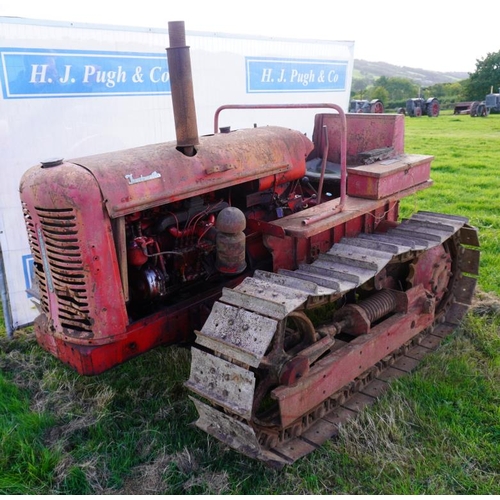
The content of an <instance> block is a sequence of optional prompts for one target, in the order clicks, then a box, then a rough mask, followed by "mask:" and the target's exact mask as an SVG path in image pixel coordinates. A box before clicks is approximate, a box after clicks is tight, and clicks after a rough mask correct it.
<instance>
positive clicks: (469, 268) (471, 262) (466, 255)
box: [460, 247, 480, 275]
mask: <svg viewBox="0 0 500 500" xmlns="http://www.w3.org/2000/svg"><path fill="white" fill-rule="evenodd" d="M460 251H461V255H460V270H461V271H462V272H463V273H469V274H475V275H477V274H479V257H480V251H479V250H476V249H475V248H465V247H462V248H461V249H460Z"/></svg>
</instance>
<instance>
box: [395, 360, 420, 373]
mask: <svg viewBox="0 0 500 500" xmlns="http://www.w3.org/2000/svg"><path fill="white" fill-rule="evenodd" d="M419 362H420V360H418V359H415V358H410V357H408V356H402V357H401V358H399V359H398V360H397V361H396V362H395V363H394V364H393V365H392V366H393V367H394V368H397V369H398V370H402V371H404V372H407V373H410V372H411V371H413V370H414V369H415V368H416V367H417V365H418V364H419Z"/></svg>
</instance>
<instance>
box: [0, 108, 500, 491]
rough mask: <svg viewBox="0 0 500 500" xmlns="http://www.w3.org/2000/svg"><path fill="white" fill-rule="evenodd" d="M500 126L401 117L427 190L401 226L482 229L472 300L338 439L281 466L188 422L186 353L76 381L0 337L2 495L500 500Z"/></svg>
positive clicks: (35, 350)
mask: <svg viewBox="0 0 500 500" xmlns="http://www.w3.org/2000/svg"><path fill="white" fill-rule="evenodd" d="M499 140H500V115H490V116H489V117H488V118H486V119H481V118H477V119H472V118H470V117H469V116H458V117H456V116H453V115H445V114H443V115H442V116H440V117H439V118H437V119H429V118H427V117H423V118H414V119H410V118H406V150H407V151H408V152H415V153H421V154H432V155H434V156H435V157H436V159H435V161H434V163H433V170H432V178H433V180H434V182H435V185H434V186H433V187H432V188H430V189H428V190H425V191H423V192H420V193H418V194H417V195H415V196H412V197H411V198H410V199H407V200H405V201H404V202H403V206H402V215H404V216H407V215H410V213H411V212H413V211H415V210H433V211H440V212H445V213H455V214H461V215H465V216H467V217H469V218H470V222H471V224H473V225H475V226H477V227H478V228H479V230H480V241H481V249H482V258H481V271H480V272H481V276H480V278H479V291H478V293H477V297H476V301H475V303H474V305H473V307H472V309H471V311H470V312H469V314H468V315H467V317H466V318H465V320H464V321H463V323H462V324H461V325H460V327H459V328H458V329H457V331H456V333H455V334H454V335H453V336H451V337H450V338H448V339H447V340H446V341H445V342H444V343H443V345H442V346H441V347H440V348H439V349H438V350H437V351H436V352H435V353H434V354H432V355H430V356H428V357H427V358H426V359H425V360H424V361H423V362H422V364H421V365H420V366H419V368H418V369H417V370H416V371H415V372H414V373H413V374H411V375H409V376H406V377H404V378H402V379H399V380H397V381H396V382H395V383H393V384H392V386H391V389H390V390H389V392H388V393H386V394H385V395H384V396H383V397H382V398H380V400H379V401H378V402H377V404H375V405H374V406H372V407H370V408H369V409H367V410H366V411H364V412H363V413H362V414H361V415H360V416H359V418H357V419H356V420H352V421H350V422H348V423H347V424H345V425H344V426H343V427H342V428H341V432H340V436H339V438H338V439H336V440H335V441H329V442H327V443H326V444H325V445H324V446H323V447H322V448H321V449H320V450H318V451H316V452H314V453H313V454H311V455H308V456H307V457H304V458H303V459H301V460H299V461H298V462H297V463H295V464H294V465H292V466H289V467H287V468H285V469H284V470H282V471H279V472H278V471H273V470H271V469H269V468H267V467H266V466H264V465H262V464H261V463H257V462H255V461H252V460H250V459H248V458H246V457H244V456H241V455H239V454H237V453H235V452H234V451H232V450H229V449H228V448H227V447H225V446H224V445H222V444H221V443H219V442H217V441H216V440H214V439H212V438H211V437H209V436H207V435H206V434H204V433H203V432H201V431H199V430H198V429H196V428H194V427H193V426H191V425H189V424H190V422H192V421H193V420H195V418H196V414H195V410H194V408H193V406H192V404H191V402H190V401H189V399H188V394H187V391H186V389H185V388H184V386H183V383H184V381H185V380H187V378H188V375H189V359H190V355H189V351H188V350H187V349H184V348H180V347H160V348H158V349H155V350H153V351H151V352H149V353H146V354H145V355H143V356H140V357H138V358H136V359H133V360H131V361H129V362H127V363H125V364H123V365H121V366H118V367H116V368H114V369H112V370H110V371H108V372H106V373H104V374H102V375H99V376H96V377H82V376H79V375H78V374H76V373H75V372H73V371H72V370H71V369H69V368H68V367H66V366H64V365H62V364H61V363H60V362H59V361H58V360H57V359H55V358H53V357H52V356H50V355H48V354H47V353H46V352H45V351H43V350H42V349H41V348H40V347H38V345H37V344H36V341H35V339H34V337H33V334H32V333H31V332H30V330H29V329H27V330H23V331H22V332H17V333H16V335H15V338H14V339H13V340H11V341H8V340H7V339H5V333H4V332H5V327H4V326H0V328H3V330H2V332H3V335H1V336H0V445H1V446H0V493H3V494H260V495H264V494H283V495H285V494H365V495H367V494H371V495H375V494H385V495H389V494H457V495H458V494H468V495H470V494H485V495H490V494H495V495H498V494H500V335H499V331H500V299H499V294H500V289H499V286H500V279H498V278H499V269H500V262H499V261H498V259H499V257H498V256H499V255H500V248H499V245H500V242H499V240H498V234H500V233H499V230H500V227H499V226H500V210H499V205H498V204H499V201H498V193H499V192H500V189H499V188H500V186H499V184H500V181H499V180H498V175H497V169H498V167H499V165H500V148H498V144H499Z"/></svg>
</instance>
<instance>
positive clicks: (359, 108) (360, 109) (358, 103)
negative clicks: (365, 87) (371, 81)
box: [349, 99, 384, 113]
mask: <svg viewBox="0 0 500 500" xmlns="http://www.w3.org/2000/svg"><path fill="white" fill-rule="evenodd" d="M383 112H384V103H383V102H382V101H381V100H380V99H372V100H371V101H368V100H366V99H365V100H363V99H354V100H352V101H351V103H350V105H349V113H383Z"/></svg>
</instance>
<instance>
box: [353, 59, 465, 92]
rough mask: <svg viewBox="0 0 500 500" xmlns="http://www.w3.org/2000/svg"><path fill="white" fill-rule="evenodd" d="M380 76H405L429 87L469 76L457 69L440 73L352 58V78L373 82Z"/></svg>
mask: <svg viewBox="0 0 500 500" xmlns="http://www.w3.org/2000/svg"><path fill="white" fill-rule="evenodd" d="M380 76H386V77H387V78H394V77H398V78H407V79H408V80H412V81H413V82H415V83H417V84H418V85H421V86H425V87H429V86H431V85H435V84H437V83H455V82H458V81H460V80H465V79H466V78H468V77H469V73H467V72H459V71H456V72H449V73H442V72H440V71H429V70H425V69H420V68H411V67H409V66H395V65H393V64H388V63H385V62H373V61H364V60H362V59H355V60H354V74H353V79H354V80H365V81H366V82H367V83H373V81H374V80H376V79H377V78H379V77H380Z"/></svg>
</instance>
